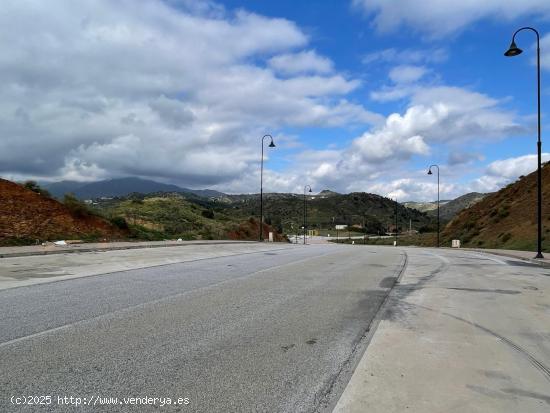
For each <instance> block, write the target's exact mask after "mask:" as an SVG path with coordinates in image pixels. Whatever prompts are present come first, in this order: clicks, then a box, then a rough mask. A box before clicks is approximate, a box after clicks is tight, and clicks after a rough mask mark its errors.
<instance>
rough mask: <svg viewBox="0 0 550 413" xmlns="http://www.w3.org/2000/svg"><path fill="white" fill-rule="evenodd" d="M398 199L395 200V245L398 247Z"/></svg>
mask: <svg viewBox="0 0 550 413" xmlns="http://www.w3.org/2000/svg"><path fill="white" fill-rule="evenodd" d="M398 204H399V203H398V202H397V198H395V245H397V206H398Z"/></svg>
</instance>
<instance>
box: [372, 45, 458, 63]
mask: <svg viewBox="0 0 550 413" xmlns="http://www.w3.org/2000/svg"><path fill="white" fill-rule="evenodd" d="M448 57H449V55H448V53H447V50H445V49H443V48H427V49H403V50H398V49H395V48H389V49H383V50H378V51H376V52H372V53H369V54H367V55H366V56H364V57H363V59H362V62H363V64H365V65H370V64H373V63H377V64H379V63H392V64H393V63H397V64H419V63H441V62H444V61H446V60H447V58H448Z"/></svg>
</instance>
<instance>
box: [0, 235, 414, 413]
mask: <svg viewBox="0 0 550 413" xmlns="http://www.w3.org/2000/svg"><path fill="white" fill-rule="evenodd" d="M188 248H191V247H185V248H180V249H179V250H177V252H174V251H170V250H171V249H170V248H162V249H155V250H142V252H141V253H139V251H137V250H133V251H126V252H125V253H124V254H126V255H124V256H121V255H120V254H121V253H122V252H121V251H118V252H104V253H99V254H89V255H88V254H70V255H66V256H65V255H58V256H44V257H33V258H32V259H30V258H20V260H21V261H19V262H18V261H17V259H16V258H10V259H8V260H12V261H9V262H8V261H2V263H1V267H0V273H1V274H2V276H3V277H4V279H3V282H4V283H7V282H8V279H11V280H12V283H15V284H12V286H13V285H16V284H17V283H19V285H21V283H25V282H28V281H29V280H31V281H33V280H34V281H36V280H40V281H44V278H45V277H44V274H45V273H46V272H47V274H46V275H47V276H48V277H50V278H49V280H58V279H59V278H56V276H59V275H60V274H61V275H62V277H71V278H68V279H65V280H62V281H57V282H49V283H42V284H33V285H28V286H22V287H17V288H8V289H4V290H2V291H0V312H1V314H2V318H1V319H0V366H1V368H0V386H1V390H0V392H1V395H0V397H1V400H0V401H1V403H2V404H0V411H10V412H11V411H14V412H17V411H32V412H34V411H71V412H72V411H77V410H78V411H108V412H113V411H133V412H135V411H152V410H155V409H153V408H152V407H151V406H149V407H143V406H142V407H135V406H127V405H120V404H117V405H115V406H109V407H96V408H94V409H90V408H82V406H81V407H80V409H75V407H74V406H67V405H58V404H57V397H58V396H67V397H70V396H73V397H81V398H83V399H84V398H86V399H88V400H90V399H93V398H96V399H94V400H96V401H97V396H100V397H120V398H123V397H129V396H134V397H145V396H150V397H171V398H172V399H176V398H177V397H181V398H189V401H190V404H189V405H188V406H165V407H164V408H162V409H160V411H193V412H233V411H235V412H237V411H238V412H246V411H270V412H271V411H277V412H280V411H287V412H297V411H314V410H318V409H322V408H323V406H324V405H325V403H328V404H330V403H332V402H333V401H334V400H335V399H337V398H338V395H339V393H338V392H339V389H341V388H342V387H343V386H344V385H345V383H346V382H347V380H348V378H349V376H350V375H351V371H352V369H353V367H354V366H355V364H356V362H357V361H358V359H359V358H360V357H361V355H362V353H363V351H364V348H365V340H364V339H363V338H364V336H365V334H366V332H367V329H368V327H369V324H370V322H371V320H372V318H373V317H374V316H375V314H376V312H377V310H378V308H379V306H380V304H381V303H382V301H383V300H384V298H385V297H386V295H387V293H388V291H389V288H390V287H391V286H392V284H393V281H394V279H395V277H396V275H397V274H398V272H399V270H400V269H401V268H402V264H403V253H402V252H401V251H400V250H399V249H375V248H369V247H361V248H357V247H347V246H336V245H309V246H299V245H296V246H290V245H267V246H266V245H259V244H257V245H256V246H249V245H242V246H240V247H238V248H237V247H235V249H231V250H230V251H227V250H223V249H222V247H220V246H216V247H215V248H212V246H205V247H202V249H200V248H199V247H197V248H199V249H198V250H197V251H195V254H196V256H200V258H202V259H200V260H191V256H187V257H186V259H187V262H175V261H176V260H180V261H185V259H184V258H185V257H182V256H178V254H186V253H188V252H190V251H191V250H190V249H188ZM223 248H233V247H223ZM151 254H152V255H151ZM155 254H159V255H155ZM197 254H198V255H197ZM216 254H217V255H218V257H216V256H215V255H216ZM224 255H225V256H224ZM52 259H53V260H52ZM119 261H120V262H119ZM144 261H147V262H144ZM151 263H155V264H165V265H161V266H156V267H150V268H137V269H136V268H134V267H135V266H141V267H144V266H145V265H150V264H151ZM15 264H18V265H15ZM119 265H124V266H127V267H129V268H131V269H127V270H126V271H122V272H112V271H114V270H117V269H118V268H119ZM16 269H17V270H16ZM46 270H47V271H46ZM102 272H109V273H108V274H104V275H101V273H102ZM94 273H95V274H96V275H91V274H94ZM82 275H86V276H85V277H82ZM5 285H6V284H5ZM30 395H38V396H40V395H52V396H54V400H53V404H52V405H50V406H49V407H46V408H44V409H40V408H37V407H36V406H27V407H26V408H25V407H20V408H16V407H15V406H13V405H10V402H9V400H10V397H11V396H30ZM155 411H156V410H155Z"/></svg>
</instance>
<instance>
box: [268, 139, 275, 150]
mask: <svg viewBox="0 0 550 413" xmlns="http://www.w3.org/2000/svg"><path fill="white" fill-rule="evenodd" d="M269 147H270V148H274V147H275V144H274V143H273V138H271V143H270V144H269Z"/></svg>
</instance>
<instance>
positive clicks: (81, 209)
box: [63, 194, 92, 218]
mask: <svg viewBox="0 0 550 413" xmlns="http://www.w3.org/2000/svg"><path fill="white" fill-rule="evenodd" d="M63 205H65V206H66V207H67V208H68V209H69V211H71V213H72V214H73V215H76V216H77V217H81V218H83V217H87V216H90V215H92V213H91V211H90V210H89V209H88V206H87V205H86V204H85V203H84V202H82V201H81V200H79V199H78V198H76V197H75V196H74V195H73V194H65V197H64V198H63Z"/></svg>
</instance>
